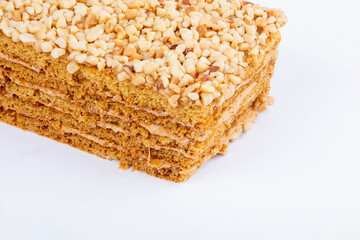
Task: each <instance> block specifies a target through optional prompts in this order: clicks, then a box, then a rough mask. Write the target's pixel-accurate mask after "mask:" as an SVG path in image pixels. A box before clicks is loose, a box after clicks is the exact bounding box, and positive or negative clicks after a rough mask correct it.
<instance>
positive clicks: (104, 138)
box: [2, 79, 269, 166]
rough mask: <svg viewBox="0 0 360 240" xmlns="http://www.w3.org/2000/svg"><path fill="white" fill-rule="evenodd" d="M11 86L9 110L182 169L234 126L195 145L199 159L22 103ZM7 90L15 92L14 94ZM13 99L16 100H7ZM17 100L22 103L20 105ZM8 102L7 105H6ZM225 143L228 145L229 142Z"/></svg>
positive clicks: (6, 95)
mask: <svg viewBox="0 0 360 240" xmlns="http://www.w3.org/2000/svg"><path fill="white" fill-rule="evenodd" d="M268 83H269V79H267V81H264V82H263V83H262V86H259V87H261V88H259V91H260V90H261V91H262V92H259V93H257V96H258V95H260V94H261V93H266V92H268V90H269V87H268ZM8 84H9V83H8ZM8 84H4V85H3V86H4V87H5V88H4V90H3V92H2V96H3V98H4V99H3V101H5V102H6V106H7V107H6V108H11V109H14V110H17V111H20V112H21V113H24V114H27V115H30V116H31V117H33V118H41V119H42V120H48V121H52V122H54V121H57V122H58V123H57V124H56V125H57V126H61V125H63V124H64V123H66V124H67V126H66V128H67V129H75V130H76V131H78V132H82V133H83V134H84V135H91V134H96V135H95V136H94V137H95V138H97V139H99V142H101V143H103V144H105V145H112V146H117V148H118V149H119V150H121V149H122V148H125V149H126V147H129V148H130V147H131V148H130V149H131V150H133V151H132V154H133V155H134V156H137V157H146V156H148V155H149V149H154V150H156V151H152V152H151V154H150V156H151V158H156V159H165V160H164V161H166V162H170V163H176V164H179V165H180V166H187V165H188V164H193V163H195V162H196V161H198V159H199V158H204V156H205V155H206V152H207V149H208V148H209V146H212V145H214V142H215V141H218V139H219V137H221V136H222V135H223V134H224V132H225V131H226V129H227V128H228V127H229V126H230V125H231V123H228V124H226V125H224V126H223V127H222V128H221V129H219V130H218V131H217V132H216V133H214V136H213V137H212V139H211V141H207V142H206V144H199V145H197V146H193V149H195V150H198V152H199V154H198V155H197V156H189V155H188V154H184V152H182V151H181V145H178V148H176V147H173V148H172V149H171V148H170V147H168V146H162V147H156V145H154V144H153V143H154V139H153V137H154V136H152V135H150V136H149V137H148V138H141V134H137V135H133V136H131V135H128V134H126V133H123V132H114V131H112V130H111V129H104V128H99V127H98V128H96V127H94V126H92V125H91V124H90V125H89V124H87V122H78V121H77V120H76V118H73V117H71V115H69V114H64V113H63V112H61V111H58V110H55V109H54V108H51V107H46V106H45V105H43V104H40V103H39V102H34V101H31V100H24V99H23V100H22V101H21V99H19V97H18V96H16V95H15V94H14V93H16V91H14V86H11V87H8ZM6 89H7V90H6ZM7 91H11V93H9V92H7ZM9 97H10V98H12V99H10V100H9V99H5V98H9ZM16 101H19V102H18V103H16ZM28 101H30V102H28ZM5 102H4V103H3V104H4V105H5ZM251 104H252V102H250V103H248V104H247V105H246V106H244V109H247V108H248V107H249V106H250V105H251ZM244 111H245V110H243V111H241V112H240V113H238V114H237V115H236V117H235V119H236V118H241V115H242V114H243V113H244ZM59 130H61V129H59ZM131 130H134V131H135V129H133V128H131V129H129V131H131ZM83 131H85V132H83ZM147 144H148V145H147ZM152 144H153V145H152ZM225 144H227V142H226V143H225ZM124 145H125V146H124ZM196 147H198V148H196ZM216 153H217V152H216V151H215V152H214V153H213V154H216Z"/></svg>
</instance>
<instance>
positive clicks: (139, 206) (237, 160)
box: [0, 0, 360, 240]
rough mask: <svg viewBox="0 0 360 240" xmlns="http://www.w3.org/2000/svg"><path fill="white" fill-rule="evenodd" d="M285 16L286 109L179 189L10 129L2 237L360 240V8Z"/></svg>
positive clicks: (269, 0) (303, 7) (319, 8)
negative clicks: (286, 20)
mask: <svg viewBox="0 0 360 240" xmlns="http://www.w3.org/2000/svg"><path fill="white" fill-rule="evenodd" d="M258 2H259V3H261V4H264V5H267V6H271V7H277V8H281V9H283V10H285V11H286V13H287V15H288V18H289V23H288V25H287V26H286V27H285V28H283V29H282V33H283V42H282V44H281V48H280V56H279V61H278V64H277V68H276V74H275V76H274V78H273V82H272V92H271V94H272V96H274V97H275V98H276V100H277V101H276V103H275V105H274V106H273V107H271V108H270V109H269V110H268V111H267V112H265V113H263V114H261V116H260V117H259V118H258V120H257V123H256V124H255V125H253V129H252V130H251V131H250V132H248V133H246V134H244V135H242V136H241V138H240V139H239V140H237V141H236V142H235V143H233V144H231V146H230V153H228V154H227V155H226V156H224V157H216V158H214V159H212V160H210V161H209V162H208V163H206V164H205V165H204V166H203V167H202V168H201V169H200V170H199V171H198V173H197V174H196V175H194V176H193V177H192V178H191V179H190V181H188V182H186V183H182V184H175V183H171V182H166V181H163V180H159V179H156V178H153V177H150V176H147V175H145V174H142V173H138V172H133V173H132V172H131V171H121V170H118V169H117V162H115V161H113V162H110V161H105V160H102V159H99V158H97V157H94V156H92V155H89V154H86V153H83V152H81V151H78V150H74V149H72V148H70V147H68V146H66V145H62V144H59V143H56V142H53V141H51V140H48V139H46V138H43V137H39V136H37V135H35V134H32V133H26V132H23V131H22V130H19V129H16V128H14V127H10V126H7V125H5V124H0V153H1V154H0V239H1V240H12V239H21V240H24V239H25V240H27V239H36V240H39V239H40V240H42V239H53V240H57V239H59V240H60V239H61V240H64V239H77V240H82V239H86V240H92V239H246V240H247V239H266V240H268V239H276V240H281V239H307V240H309V239H346V240H352V239H360V229H359V227H360V113H359V112H360V98H359V93H360V71H359V69H360V61H359V54H360V47H359V46H360V45H359V43H360V30H359V25H360V20H359V19H360V17H359V12H360V3H359V1H358V0H352V1H351V0H348V1H339V0H336V1H335V0H327V1H325V0H322V1H320V0H313V1H293V0H263V1H261V0H259V1H258Z"/></svg>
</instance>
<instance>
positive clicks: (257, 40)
mask: <svg viewBox="0 0 360 240" xmlns="http://www.w3.org/2000/svg"><path fill="white" fill-rule="evenodd" d="M286 22H287V19H286V16H285V14H284V13H283V12H282V11H280V10H274V9H268V8H264V7H261V6H259V5H257V4H253V3H250V2H247V1H241V0H239V1H233V0H214V1H209V0H178V1H176V0H167V1H160V0H135V1H133V0H88V1H85V0H61V1H56V0H0V30H1V31H2V32H3V33H4V34H5V35H6V36H7V37H10V38H12V40H13V41H14V42H18V41H21V42H22V43H24V44H28V45H32V46H33V47H34V49H35V50H36V51H43V52H46V53H50V54H51V56H52V57H53V58H59V57H66V58H67V59H68V60H69V61H70V63H69V64H68V66H67V71H68V72H69V73H70V74H74V73H75V72H77V71H78V70H79V69H80V66H79V64H88V65H91V66H95V67H97V68H98V69H99V70H104V69H105V68H108V70H111V71H113V72H114V73H115V74H116V75H117V77H118V80H119V81H131V82H132V83H133V84H135V85H141V86H148V87H153V88H154V89H157V91H159V92H160V93H162V94H163V95H165V96H167V97H168V99H169V103H170V104H171V105H172V106H177V105H178V102H179V101H184V102H189V103H191V104H201V105H204V106H207V105H210V104H212V103H214V104H220V103H222V102H223V101H224V100H226V99H228V98H230V97H231V96H232V95H233V94H234V92H235V88H236V86H237V85H241V84H242V82H243V81H244V76H245V74H244V73H245V69H244V68H246V67H247V66H248V65H249V64H248V63H249V62H247V59H246V57H250V58H251V57H252V56H256V55H258V54H261V47H262V46H264V45H265V44H266V40H267V39H268V38H269V37H271V35H272V34H275V33H277V32H278V29H279V28H280V27H282V26H283V25H284V24H285V23H286ZM130 68H131V69H132V71H130V70H129V69H130Z"/></svg>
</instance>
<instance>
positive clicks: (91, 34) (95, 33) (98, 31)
mask: <svg viewBox="0 0 360 240" xmlns="http://www.w3.org/2000/svg"><path fill="white" fill-rule="evenodd" d="M103 33H104V28H102V27H99V26H96V27H93V28H91V29H90V30H89V31H88V33H87V34H86V40H87V41H88V42H94V41H95V40H96V39H98V38H99V37H100V36H101V35H102V34H103Z"/></svg>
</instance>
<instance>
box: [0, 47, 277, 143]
mask: <svg viewBox="0 0 360 240" xmlns="http://www.w3.org/2000/svg"><path fill="white" fill-rule="evenodd" d="M277 54H278V51H277V50H274V51H271V52H269V53H268V54H266V55H265V58H264V62H263V65H262V66H263V67H262V68H261V69H260V70H259V71H258V72H255V73H254V74H253V75H252V76H251V77H249V78H248V79H247V80H246V81H243V83H242V84H240V85H238V86H237V88H236V90H237V89H239V88H240V87H242V86H244V85H246V84H247V83H249V82H250V81H251V79H253V78H254V76H255V75H256V74H258V73H260V72H261V71H262V70H263V69H264V67H265V66H266V65H267V64H268V63H269V62H270V60H271V59H272V58H273V57H275V58H276V57H277ZM0 57H1V58H3V59H5V60H8V61H10V62H13V63H17V64H20V65H23V66H24V67H27V68H30V69H31V70H34V71H36V72H38V73H39V72H40V70H41V68H36V67H34V66H32V65H31V64H29V63H27V62H25V61H22V60H18V59H14V58H12V57H11V56H9V55H6V54H4V53H2V52H0ZM30 85H31V84H30ZM34 86H35V85H33V86H29V87H30V88H36V89H38V90H40V91H42V92H45V93H47V94H49V95H50V96H55V97H60V98H62V99H64V100H68V98H67V97H66V96H65V95H64V94H60V93H58V92H56V91H54V90H52V89H49V88H43V87H34ZM236 90H235V92H236ZM104 96H106V97H112V100H113V101H116V102H119V103H121V104H124V105H125V106H127V107H130V108H133V109H135V110H139V111H144V112H148V113H150V114H153V115H155V116H157V117H168V116H171V115H170V113H168V112H158V111H153V110H149V109H146V108H139V107H136V106H133V105H129V104H127V103H126V102H124V101H122V100H121V99H120V98H119V97H118V96H114V95H113V94H111V93H110V92H106V93H105V94H104ZM240 97H241V96H240ZM231 107H236V106H234V104H233V105H231V106H230V109H226V110H224V111H231ZM98 110H101V109H98ZM226 114H227V112H225V113H224V115H226ZM111 116H113V117H117V116H115V115H111ZM222 118H223V117H222ZM222 118H220V120H218V122H217V123H216V124H217V126H218V125H221V124H222V123H224V122H225V121H226V120H225V121H222ZM173 122H174V123H176V124H181V125H183V126H185V127H193V126H192V125H190V124H185V123H183V122H181V120H180V119H176V118H173ZM207 136H208V135H206V137H207ZM206 137H205V139H206ZM173 140H174V139H173ZM203 140H204V139H199V140H198V141H203Z"/></svg>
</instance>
